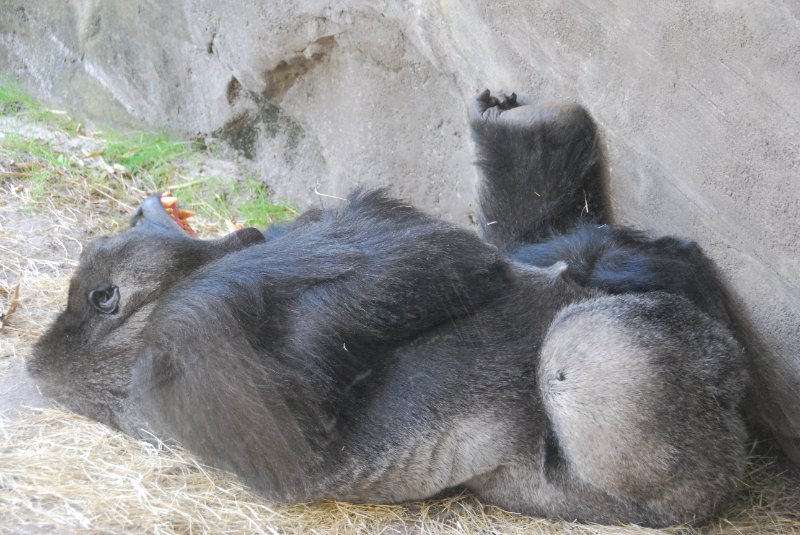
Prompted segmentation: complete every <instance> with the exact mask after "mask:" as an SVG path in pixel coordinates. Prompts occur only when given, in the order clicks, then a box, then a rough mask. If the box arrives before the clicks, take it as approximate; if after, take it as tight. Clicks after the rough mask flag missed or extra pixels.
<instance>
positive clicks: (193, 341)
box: [29, 91, 747, 526]
mask: <svg viewBox="0 0 800 535" xmlns="http://www.w3.org/2000/svg"><path fill="white" fill-rule="evenodd" d="M470 118H471V121H470V122H471V127H472V132H473V136H474V139H475V141H476V144H477V150H478V165H479V167H480V169H481V171H482V172H483V183H482V186H481V195H480V222H479V223H480V224H479V227H480V232H481V235H482V238H483V239H481V238H479V237H478V236H476V235H475V234H473V233H472V232H469V231H467V230H464V229H461V228H457V227H454V226H452V225H450V224H447V223H444V222H442V221H438V220H435V219H433V218H431V217H429V216H427V215H425V214H423V213H421V212H419V211H417V210H415V209H413V208H411V207H409V206H406V205H404V204H402V203H400V202H397V201H395V200H392V199H390V198H388V197H386V196H385V195H384V194H383V193H381V192H356V193H354V194H352V195H351V196H350V197H349V198H348V199H347V201H346V202H344V203H343V204H342V206H340V207H339V208H337V209H330V210H311V211H309V212H307V213H305V214H303V215H302V216H301V217H300V218H299V219H297V220H296V221H295V222H293V223H292V224H289V225H286V226H284V227H280V228H275V229H268V231H267V232H265V233H263V234H262V233H261V232H259V231H257V230H255V229H244V230H241V231H237V232H235V233H233V234H231V235H228V236H226V237H224V238H221V239H218V240H210V241H204V240H197V239H192V238H190V237H188V236H187V235H186V234H184V233H183V232H182V231H181V229H180V228H179V227H178V225H176V224H175V223H174V222H173V221H172V219H171V218H170V217H169V216H168V215H167V214H166V212H165V211H164V209H163V208H162V207H161V205H160V203H159V201H158V198H157V197H150V198H148V199H147V200H146V201H145V202H144V203H143V204H142V206H141V207H140V208H139V210H138V211H137V212H136V214H135V216H134V218H133V221H132V226H131V228H130V230H128V231H126V232H123V233H122V234H120V235H117V236H114V237H109V238H101V239H100V240H98V241H96V242H95V243H93V244H92V245H91V246H90V247H89V248H87V250H86V251H85V252H84V254H83V256H82V258H81V262H80V266H79V267H78V269H77V271H76V273H75V275H74V277H73V279H72V282H71V284H70V288H69V301H68V306H67V309H66V311H65V312H63V313H62V314H61V315H60V316H59V317H58V318H57V320H56V321H55V323H54V324H53V325H52V326H51V327H50V329H49V331H48V332H47V333H46V334H45V335H44V336H43V337H42V338H41V339H40V340H39V342H38V343H37V345H36V348H35V350H34V355H33V356H32V358H31V359H30V361H29V370H30V372H31V373H32V374H33V375H34V376H36V377H37V378H39V380H40V381H41V382H42V385H43V386H44V387H45V389H46V391H48V392H49V393H50V395H51V396H53V397H55V398H56V399H58V400H59V401H61V402H63V403H64V404H66V405H67V406H68V407H71V408H72V409H74V410H76V411H77V412H80V413H83V414H85V415H88V416H90V417H92V418H95V419H97V420H100V421H102V422H106V423H108V424H111V425H113V426H115V427H118V428H119V429H122V430H123V431H125V432H128V433H130V434H132V435H135V436H141V435H142V433H141V429H150V430H153V431H154V432H155V433H156V434H157V436H159V437H161V438H163V439H170V440H177V441H179V442H181V443H182V444H184V445H185V446H186V447H188V448H189V449H190V450H192V451H194V452H196V453H197V454H199V455H201V456H202V457H203V458H205V459H206V460H207V461H208V462H210V463H212V464H214V465H216V466H220V467H223V468H227V469H230V470H233V471H234V472H236V473H237V474H238V475H239V476H240V477H241V478H242V479H244V480H245V481H247V482H248V483H249V484H250V485H252V486H253V487H255V488H257V489H258V490H260V491H261V492H263V494H265V495H266V496H267V497H268V498H270V499H273V500H279V501H291V502H299V501H302V502H306V501H313V500H322V499H333V500H346V501H355V502H383V503H386V502H400V501H404V500H414V499H421V498H427V497H430V496H433V495H435V494H437V493H439V492H441V491H443V490H445V489H447V488H449V487H453V486H459V485H463V486H466V487H468V488H470V489H472V490H473V491H474V492H476V493H477V494H478V495H479V496H481V497H482V498H483V499H484V500H486V501H488V502H491V503H493V504H497V505H499V506H501V507H503V508H506V509H509V510H512V511H519V512H521V513H527V514H531V515H541V516H546V517H551V518H560V519H567V520H573V519H578V520H582V521H590V522H603V523H611V522H635V523H641V524H647V525H652V526H663V525H666V524H671V523H675V522H684V521H689V520H692V519H702V518H706V517H708V516H709V515H712V514H713V513H714V512H715V511H717V510H719V508H720V507H722V506H723V505H724V504H725V503H726V501H728V500H729V499H730V498H731V496H732V489H733V487H734V485H733V483H732V481H733V480H734V479H735V478H736V477H738V476H739V475H740V474H741V472H742V469H743V465H744V454H745V451H744V442H745V439H746V432H745V426H744V423H743V420H742V417H741V415H740V403H741V400H742V396H743V392H744V390H745V383H746V380H747V374H746V371H745V370H746V363H745V359H744V356H743V355H744V354H743V350H742V349H741V347H740V345H739V344H738V343H737V341H736V340H735V338H734V335H733V334H732V326H733V325H735V324H734V322H733V320H732V318H731V317H730V315H729V313H728V306H727V304H726V298H725V295H724V292H723V290H722V288H721V286H720V284H719V282H718V280H717V277H716V275H715V271H714V267H713V266H712V265H711V264H710V262H709V260H708V259H707V258H706V257H705V256H704V255H703V253H702V252H701V251H700V249H699V248H698V247H697V245H695V244H694V243H692V242H686V241H680V240H676V239H673V238H661V239H658V240H655V241H652V240H649V239H646V238H644V237H643V236H640V235H638V234H636V233H634V232H631V231H628V230H624V229H615V228H611V227H609V226H608V221H607V210H606V205H607V199H606V198H605V197H604V193H603V184H602V182H603V176H602V175H603V170H602V162H601V159H600V157H599V152H598V146H597V134H596V129H595V126H594V124H593V122H592V120H591V119H590V117H589V116H588V115H587V113H586V112H585V111H584V110H583V109H582V108H580V107H578V106H575V105H570V104H558V103H556V104H552V103H551V104H531V103H524V102H518V101H517V99H516V96H515V95H511V96H508V97H506V96H501V97H500V98H497V97H495V96H492V95H491V94H490V93H489V92H488V91H486V92H484V93H482V94H481V95H479V96H478V97H476V98H475V99H474V100H473V102H472V109H471V116H470Z"/></svg>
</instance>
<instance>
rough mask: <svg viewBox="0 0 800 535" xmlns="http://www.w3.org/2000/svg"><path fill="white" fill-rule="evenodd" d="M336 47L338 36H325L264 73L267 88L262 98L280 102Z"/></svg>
mask: <svg viewBox="0 0 800 535" xmlns="http://www.w3.org/2000/svg"><path fill="white" fill-rule="evenodd" d="M335 46H336V36H335V35H325V36H323V37H320V38H319V39H317V40H316V41H314V42H313V43H311V44H309V45H308V46H307V47H306V48H305V49H303V50H302V51H301V52H298V53H297V54H295V55H294V56H293V57H291V58H289V59H288V60H281V61H280V62H279V63H278V64H277V65H276V66H275V67H274V68H272V69H270V70H268V71H266V72H264V82H265V84H266V87H265V88H264V91H263V92H262V96H263V97H264V98H266V99H267V100H269V101H272V102H276V101H280V100H281V99H282V98H283V96H284V95H285V94H286V92H287V91H289V89H290V88H291V87H292V86H293V85H294V83H295V82H296V81H297V79H298V78H300V77H301V76H303V75H304V74H306V73H308V72H309V71H310V70H312V69H313V68H314V67H316V66H317V65H319V64H320V63H321V62H322V61H324V60H325V59H326V58H327V57H328V56H329V55H330V53H331V50H333V48H334V47H335Z"/></svg>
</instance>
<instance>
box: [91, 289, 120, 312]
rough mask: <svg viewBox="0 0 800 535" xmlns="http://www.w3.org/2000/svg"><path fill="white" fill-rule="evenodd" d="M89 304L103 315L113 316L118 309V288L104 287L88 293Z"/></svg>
mask: <svg viewBox="0 0 800 535" xmlns="http://www.w3.org/2000/svg"><path fill="white" fill-rule="evenodd" d="M89 302H90V303H92V306H93V307H94V308H96V309H97V311H98V312H102V313H103V314H114V313H115V312H116V311H117V309H118V308H119V288H117V287H116V286H104V287H102V288H97V289H96V290H92V291H91V292H89Z"/></svg>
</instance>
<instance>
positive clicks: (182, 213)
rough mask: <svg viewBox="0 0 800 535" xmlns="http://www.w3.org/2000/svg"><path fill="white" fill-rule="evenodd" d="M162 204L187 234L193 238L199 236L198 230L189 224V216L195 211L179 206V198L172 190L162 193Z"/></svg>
mask: <svg viewBox="0 0 800 535" xmlns="http://www.w3.org/2000/svg"><path fill="white" fill-rule="evenodd" d="M161 206H162V207H163V208H164V210H166V211H167V213H168V214H169V216H170V217H171V218H172V220H173V221H175V223H177V224H178V226H179V227H180V228H181V229H182V230H183V231H184V232H185V233H186V234H188V235H189V236H191V237H192V238H196V237H197V232H195V231H194V229H193V228H192V227H191V226H190V225H189V218H190V217H192V216H194V215H195V213H194V212H193V211H192V210H181V209H180V208H178V198H177V197H175V196H173V195H172V193H171V192H170V191H165V192H164V193H162V194H161Z"/></svg>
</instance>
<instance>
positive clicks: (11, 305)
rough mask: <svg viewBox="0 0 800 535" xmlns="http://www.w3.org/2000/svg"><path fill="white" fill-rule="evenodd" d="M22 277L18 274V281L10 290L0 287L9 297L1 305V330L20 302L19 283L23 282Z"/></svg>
mask: <svg viewBox="0 0 800 535" xmlns="http://www.w3.org/2000/svg"><path fill="white" fill-rule="evenodd" d="M20 279H21V277H19V276H17V283H16V284H14V286H13V287H12V288H11V291H10V292H9V291H8V290H6V289H4V288H0V290H2V294H3V295H4V296H5V297H6V299H7V300H6V302H5V303H4V304H3V305H2V306H0V331H2V330H3V327H5V326H6V323H8V320H9V319H11V315H12V314H13V313H14V312H15V311H16V310H17V305H18V304H19V284H20V282H22V281H21V280H20Z"/></svg>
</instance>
